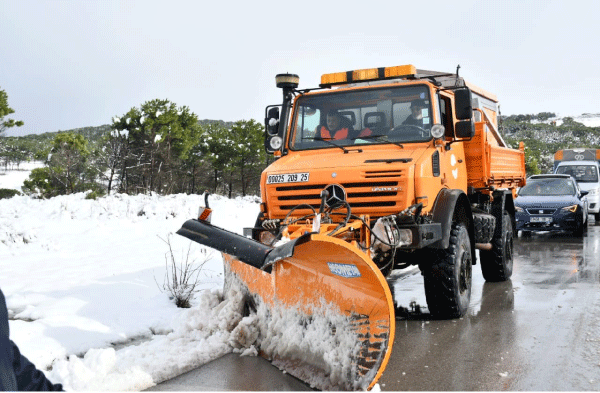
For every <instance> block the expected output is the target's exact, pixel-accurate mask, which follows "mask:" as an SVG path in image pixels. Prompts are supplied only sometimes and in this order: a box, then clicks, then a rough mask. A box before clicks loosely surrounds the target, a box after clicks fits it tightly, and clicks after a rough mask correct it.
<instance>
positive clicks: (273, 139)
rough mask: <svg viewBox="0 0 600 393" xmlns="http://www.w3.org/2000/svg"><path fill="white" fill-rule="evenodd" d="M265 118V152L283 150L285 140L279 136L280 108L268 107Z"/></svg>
mask: <svg viewBox="0 0 600 393" xmlns="http://www.w3.org/2000/svg"><path fill="white" fill-rule="evenodd" d="M266 113H267V115H266V116H265V151H266V152H267V153H269V154H270V153H274V152H275V151H277V150H279V149H280V148H281V145H282V142H283V139H282V138H281V135H279V106H270V107H269V106H268V107H267V108H266Z"/></svg>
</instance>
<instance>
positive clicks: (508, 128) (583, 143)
mask: <svg viewBox="0 0 600 393" xmlns="http://www.w3.org/2000/svg"><path fill="white" fill-rule="evenodd" d="M500 132H501V133H502V135H503V136H504V138H505V140H506V142H507V143H508V144H509V145H510V146H511V147H515V148H516V147H518V145H519V142H520V141H523V142H524V143H525V156H526V161H527V162H526V164H527V172H528V175H531V174H534V173H547V172H550V171H551V169H552V160H553V159H554V153H555V152H556V151H557V150H560V149H569V148H576V147H587V148H594V149H597V148H600V113H598V114H589V113H586V114H583V115H581V116H577V117H557V116H556V115H555V114H553V113H547V112H546V113H540V114H538V115H512V116H507V117H501V118H500Z"/></svg>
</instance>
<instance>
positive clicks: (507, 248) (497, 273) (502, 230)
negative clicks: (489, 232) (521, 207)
mask: <svg viewBox="0 0 600 393" xmlns="http://www.w3.org/2000/svg"><path fill="white" fill-rule="evenodd" d="M523 234H525V231H523ZM491 243H492V249H491V250H490V251H483V250H482V251H480V252H479V255H480V256H481V258H480V259H481V273H482V274H483V278H485V280H486V281H506V280H508V279H509V278H510V276H512V271H513V230H512V223H511V219H510V215H509V214H508V212H506V211H505V212H503V214H502V220H501V222H498V223H496V231H495V233H494V237H493V238H492V242H491Z"/></svg>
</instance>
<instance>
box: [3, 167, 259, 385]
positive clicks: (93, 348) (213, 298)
mask: <svg viewBox="0 0 600 393" xmlns="http://www.w3.org/2000/svg"><path fill="white" fill-rule="evenodd" d="M15 172H18V171H8V172H7V173H6V174H5V175H2V176H0V188H16V189H18V188H19V187H16V186H15V184H16V183H18V182H19V180H20V179H21V178H23V176H21V174H20V173H17V174H15ZM26 177H27V176H25V177H24V178H26ZM17 186H18V184H17ZM209 201H210V204H211V207H212V208H213V209H214V211H215V212H214V213H213V223H214V224H215V225H218V226H221V227H224V228H226V229H228V230H230V231H233V232H237V233H241V232H242V229H243V227H244V226H252V225H253V224H254V220H255V219H256V215H257V214H258V211H259V207H258V203H257V199H256V198H255V197H246V198H237V199H233V200H230V199H227V198H224V197H220V196H217V195H214V196H213V195H211V196H210V198H209ZM203 204H204V198H203V196H202V195H183V194H179V195H169V196H158V195H132V196H130V195H124V194H116V195H111V196H108V197H105V198H101V199H98V200H87V199H85V194H84V193H79V194H74V195H68V196H60V197H55V198H51V199H48V200H40V199H33V198H30V197H28V196H16V197H13V198H10V199H2V200H0V288H2V291H3V292H4V294H5V296H6V300H7V306H8V309H9V317H10V319H11V320H10V322H9V325H10V334H11V339H12V340H13V341H15V342H16V343H17V345H18V346H19V348H20V349H21V351H22V352H23V354H24V355H25V356H27V357H28V359H30V360H31V361H32V362H33V363H34V364H35V365H36V366H37V367H38V368H39V369H41V370H44V371H45V372H46V375H47V376H48V377H49V378H50V380H51V381H52V382H54V383H63V384H64V387H65V389H67V390H82V391H89V390H141V389H144V388H147V387H150V386H152V385H154V384H156V383H159V382H161V381H163V380H165V379H168V378H172V377H174V376H176V375H179V374H181V373H183V372H185V371H187V370H189V369H191V368H193V367H197V366H199V365H201V364H204V363H206V362H208V361H210V360H213V359H215V358H218V357H220V356H222V355H223V354H225V353H227V352H231V351H233V350H234V349H235V348H237V347H240V346H241V345H240V344H235V337H234V336H232V335H231V331H232V330H233V328H234V327H235V326H236V325H237V323H238V322H239V320H240V319H241V315H240V314H239V312H236V311H235V310H237V308H239V305H236V304H235V299H228V300H227V301H222V289H221V288H222V285H223V266H222V259H221V256H220V254H219V253H217V252H214V251H212V250H210V249H208V250H207V249H206V248H204V247H202V246H200V245H198V244H196V243H193V242H190V241H189V240H188V239H186V238H183V237H181V236H179V235H177V234H175V233H174V232H176V231H177V230H178V229H179V228H180V227H181V225H182V224H183V223H184V222H185V221H186V220H187V219H190V218H192V217H194V215H195V214H196V213H197V211H198V207H199V206H201V205H203ZM167 239H170V242H171V245H172V248H173V252H174V254H175V258H176V259H177V260H178V261H184V259H185V255H186V253H187V251H188V248H189V247H191V254H190V255H191V257H190V258H191V259H194V260H195V262H194V263H195V264H196V266H197V264H201V263H203V266H202V271H201V273H200V276H199V279H200V282H201V285H200V289H201V290H202V291H201V292H199V293H198V294H197V295H196V297H195V298H194V299H193V302H192V308H190V309H179V308H177V307H176V306H175V304H174V302H173V301H172V300H171V299H170V295H169V293H167V292H164V291H162V290H161V289H160V288H159V286H162V285H163V283H164V279H165V274H166V272H167V262H166V259H165V258H166V255H167V252H168V245H167V244H166V243H165V240H167ZM235 350H238V349H235ZM250 352H251V351H250Z"/></svg>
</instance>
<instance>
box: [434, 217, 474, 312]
mask: <svg viewBox="0 0 600 393" xmlns="http://www.w3.org/2000/svg"><path fill="white" fill-rule="evenodd" d="M435 257H436V258H435V259H434V261H433V264H432V265H431V266H429V267H427V268H426V269H424V271H423V276H424V278H425V298H426V299H427V306H428V307H429V312H430V313H431V315H432V316H434V317H436V318H458V317H461V316H463V315H465V313H466V312H467V309H468V308H469V302H470V301H471V283H472V265H473V256H472V255H471V241H470V239H469V233H468V231H467V228H466V226H465V225H464V224H463V223H453V224H452V230H451V233H450V244H449V246H448V248H447V249H446V250H442V251H441V252H439V253H438V254H437V255H435Z"/></svg>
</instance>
